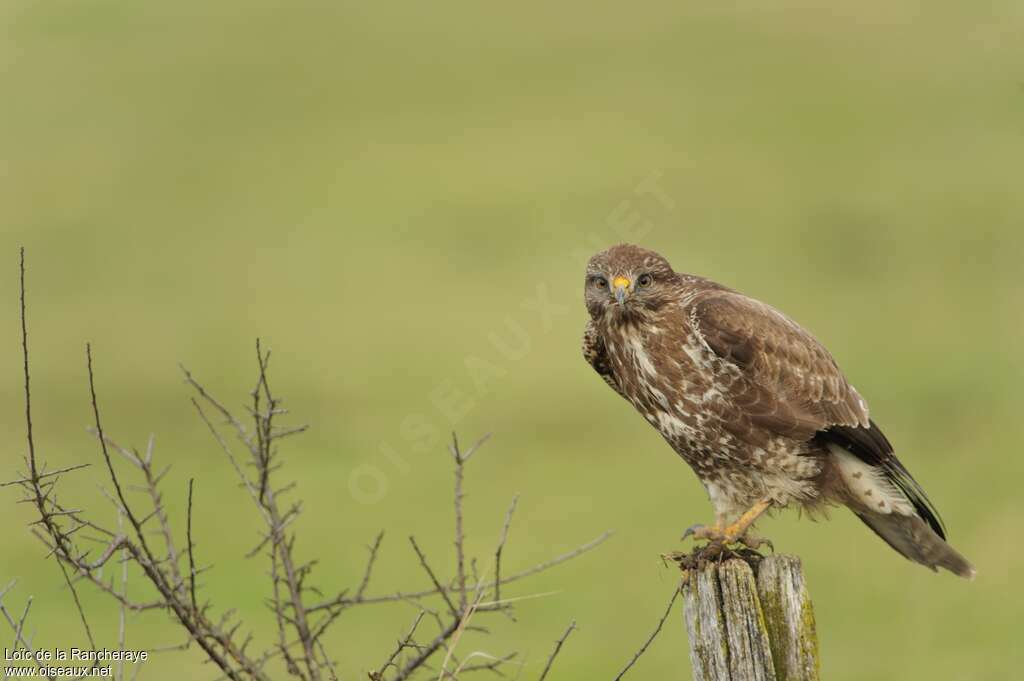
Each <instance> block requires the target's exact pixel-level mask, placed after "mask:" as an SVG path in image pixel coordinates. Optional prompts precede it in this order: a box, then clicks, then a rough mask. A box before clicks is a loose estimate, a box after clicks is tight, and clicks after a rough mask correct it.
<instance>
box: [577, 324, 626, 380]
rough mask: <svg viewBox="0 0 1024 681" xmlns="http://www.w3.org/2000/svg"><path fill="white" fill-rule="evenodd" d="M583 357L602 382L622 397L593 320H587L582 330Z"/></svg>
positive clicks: (606, 351)
mask: <svg viewBox="0 0 1024 681" xmlns="http://www.w3.org/2000/svg"><path fill="white" fill-rule="evenodd" d="M583 356H584V357H585V358H586V360H587V362H588V363H589V364H590V366H592V367H594V371H596V372H597V373H598V375H600V376H601V378H603V379H604V382H605V383H607V384H608V385H610V386H611V387H612V389H613V390H614V391H615V392H617V393H618V394H619V395H622V397H625V395H623V394H622V388H620V387H619V384H618V382H617V381H616V380H615V375H614V374H613V373H612V365H611V362H610V361H609V359H608V350H607V349H606V348H605V347H604V341H603V340H601V335H600V334H599V333H598V332H597V329H595V328H594V320H592V319H590V320H587V328H586V329H584V330H583Z"/></svg>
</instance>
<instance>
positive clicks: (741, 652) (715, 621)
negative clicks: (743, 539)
mask: <svg viewBox="0 0 1024 681" xmlns="http://www.w3.org/2000/svg"><path fill="white" fill-rule="evenodd" d="M752 563H753V567H751V563H748V562H747V561H746V560H742V559H739V558H731V559H729V560H726V561H724V562H722V563H719V562H718V561H717V560H711V561H708V562H707V563H705V564H703V565H701V566H699V567H692V568H690V569H688V570H686V572H687V578H686V579H685V580H684V584H683V599H684V617H685V623H686V631H687V633H688V634H689V637H690V662H691V664H692V665H693V678H694V681H818V679H819V675H818V674H819V669H818V636H817V632H816V631H815V626H814V611H813V609H812V607H811V598H810V595H809V594H808V592H807V585H806V583H805V582H804V574H803V568H802V566H801V564H800V559H799V558H797V557H796V556H786V555H779V556H776V555H772V556H768V557H766V558H764V559H762V560H760V561H758V562H756V563H755V562H753V561H752Z"/></svg>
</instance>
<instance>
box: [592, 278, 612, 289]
mask: <svg viewBox="0 0 1024 681" xmlns="http://www.w3.org/2000/svg"><path fill="white" fill-rule="evenodd" d="M590 282H591V283H592V284H593V285H594V286H596V287H597V288H608V280H607V279H605V278H604V277H591V278H590Z"/></svg>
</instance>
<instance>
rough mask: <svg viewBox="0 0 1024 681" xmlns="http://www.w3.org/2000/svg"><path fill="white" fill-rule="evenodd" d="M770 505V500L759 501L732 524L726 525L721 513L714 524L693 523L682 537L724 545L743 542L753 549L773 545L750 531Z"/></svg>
mask: <svg viewBox="0 0 1024 681" xmlns="http://www.w3.org/2000/svg"><path fill="white" fill-rule="evenodd" d="M770 506H771V502H770V501H759V502H757V503H756V504H754V505H753V506H752V507H751V508H750V509H749V510H747V512H745V513H744V514H743V515H741V516H740V517H739V518H737V519H736V522H734V523H732V524H731V525H725V517H724V516H722V515H719V516H718V517H717V518H716V520H715V524H714V525H710V526H708V525H693V526H691V527H689V528H687V530H686V532H684V533H683V537H682V538H683V539H686V538H687V537H694V538H696V539H706V540H708V541H710V542H712V543H715V544H722V545H726V544H743V545H744V546H747V547H748V548H752V549H757V548H758V547H759V546H761V545H762V544H768V546H771V545H772V544H771V542H770V541H768V540H767V539H762V538H761V537H757V536H755V535H753V534H750V533H749V532H748V530H749V529H750V526H751V525H753V524H754V521H756V520H757V519H758V518H759V517H761V514H762V513H764V512H765V511H767V510H768V508H769V507H770Z"/></svg>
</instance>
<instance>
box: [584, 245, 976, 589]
mask: <svg viewBox="0 0 1024 681" xmlns="http://www.w3.org/2000/svg"><path fill="white" fill-rule="evenodd" d="M584 299H585V302H586V307H587V311H588V313H589V314H590V320H589V321H588V322H587V326H586V329H585V331H584V335H583V354H584V356H585V358H586V360H587V362H589V363H590V365H591V366H592V367H593V368H594V370H595V371H596V372H597V373H598V374H599V375H600V376H601V378H602V379H604V381H605V382H606V383H607V384H608V385H609V386H610V387H611V388H612V389H613V390H615V392H617V393H618V394H619V395H621V396H622V397H623V398H625V399H626V400H627V401H629V402H630V403H631V404H632V405H633V407H634V408H635V409H636V410H637V411H638V412H639V413H640V414H641V416H643V417H644V418H645V419H646V420H647V421H648V423H650V424H651V425H652V426H653V427H654V428H656V429H657V430H658V432H659V433H660V434H661V435H662V437H663V438H665V440H666V441H667V442H668V443H669V445H671V447H672V448H673V449H674V450H675V451H676V452H677V453H678V454H679V455H680V456H681V457H682V458H683V460H684V461H686V462H687V463H688V464H689V465H690V466H691V467H692V468H693V470H694V471H695V472H696V474H697V477H698V478H700V480H701V482H702V483H703V485H704V487H705V489H706V490H707V492H708V496H709V498H710V500H711V503H712V505H713V507H714V509H715V513H716V515H717V516H718V517H719V519H727V518H735V517H736V516H738V515H739V514H740V513H742V512H743V511H745V510H747V509H748V508H750V507H751V506H753V505H754V504H756V503H758V502H762V501H768V502H771V503H772V504H774V505H776V506H785V505H787V504H789V503H791V502H795V503H798V504H801V505H803V506H804V507H806V508H808V509H814V508H815V507H817V506H820V505H821V504H823V503H839V504H844V505H846V506H849V507H850V508H851V509H852V510H853V511H854V512H855V513H857V515H858V516H859V517H860V518H861V519H862V520H864V522H865V523H867V524H868V525H869V526H870V527H871V528H872V529H873V530H874V531H875V532H877V533H878V534H879V535H880V536H882V537H883V538H884V539H885V540H886V541H887V542H888V543H889V544H890V545H891V546H893V547H894V548H896V550H898V551H899V552H900V553H902V554H903V555H904V556H906V557H908V558H910V559H911V560H915V561H917V562H921V563H923V564H925V565H928V566H929V567H933V568H934V567H935V566H940V567H946V568H948V569H950V570H952V571H954V572H956V573H957V574H961V575H965V576H966V575H968V573H969V572H971V571H972V570H973V568H970V564H969V563H968V562H967V561H966V560H964V559H963V557H962V556H960V555H959V554H957V553H956V551H954V550H953V549H952V548H951V547H949V545H948V544H946V543H945V541H944V537H945V532H944V529H943V527H942V523H941V521H940V520H939V517H938V513H936V512H935V509H934V507H933V506H932V505H931V503H930V502H929V501H928V498H927V497H926V496H925V494H924V491H923V490H922V489H921V487H920V485H918V484H917V482H916V481H915V480H914V479H913V478H912V477H911V476H910V473H909V472H907V470H906V468H904V467H903V465H902V464H901V463H900V462H899V460H898V459H897V458H896V456H895V455H894V454H893V451H892V446H891V445H890V444H889V441H888V440H887V439H886V438H885V436H884V435H883V434H882V432H881V430H879V429H878V426H876V425H875V423H874V422H873V421H871V419H870V418H869V415H868V407H867V404H866V403H865V401H864V400H863V399H862V398H861V396H860V395H859V394H858V393H857V391H856V390H855V389H854V388H853V386H852V385H850V383H849V382H848V381H847V379H846V377H845V376H844V375H843V372H842V371H841V370H840V368H839V366H838V365H837V363H836V361H835V360H834V359H833V357H832V355H831V354H829V352H828V350H826V349H825V347H824V346H823V345H822V344H821V343H820V342H818V340H817V339H816V338H814V336H812V335H811V334H810V333H809V332H807V331H806V330H805V329H803V328H802V327H801V326H799V325H798V324H797V323H796V322H794V321H793V320H791V319H789V317H787V316H785V315H784V314H782V313H781V312H779V311H778V310H775V309H774V308H772V307H770V306H768V305H766V304H764V303H762V302H759V301H757V300H754V299H752V298H749V297H747V296H744V295H742V294H740V293H737V292H736V291H733V290H731V289H729V288H726V287H724V286H722V285H720V284H716V283H715V282H712V281H710V280H707V279H704V278H701V277H698V276H694V275H690V274H683V273H678V272H676V271H674V270H673V269H672V267H671V265H670V264H669V263H668V261H667V260H666V259H665V258H664V257H662V256H661V255H659V254H657V253H655V252H654V251H650V250H647V249H644V248H640V247H639V246H633V245H630V244H620V245H618V246H613V247H612V248H609V249H608V250H606V251H602V252H601V253H598V254H597V255H595V256H594V257H593V258H591V260H590V262H589V263H588V264H587V272H586V281H585V284H584Z"/></svg>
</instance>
